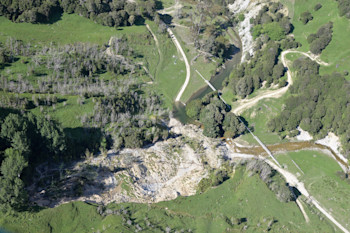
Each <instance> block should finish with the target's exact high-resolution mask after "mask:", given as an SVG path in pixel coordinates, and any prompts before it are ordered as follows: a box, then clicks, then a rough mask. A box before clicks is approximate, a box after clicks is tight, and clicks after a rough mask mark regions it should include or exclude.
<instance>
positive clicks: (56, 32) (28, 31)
mask: <svg viewBox="0 0 350 233" xmlns="http://www.w3.org/2000/svg"><path fill="white" fill-rule="evenodd" d="M0 28H1V33H0V41H2V42H4V41H6V39H7V37H9V36H10V37H14V38H16V39H17V40H23V41H25V42H31V43H34V44H36V43H43V44H50V43H51V42H54V43H57V44H71V43H76V42H83V43H94V44H100V45H103V44H108V41H109V39H110V37H111V36H115V35H122V34H128V33H144V32H145V31H146V30H147V29H146V27H145V26H132V27H120V28H118V30H116V29H115V28H112V27H107V26H102V25H100V24H97V23H94V22H93V21H92V20H90V19H87V18H84V17H82V16H79V15H76V14H63V15H62V18H61V19H60V20H58V21H57V22H55V23H53V24H30V23H13V22H11V21H10V20H8V19H6V18H5V17H3V16H1V17H0Z"/></svg>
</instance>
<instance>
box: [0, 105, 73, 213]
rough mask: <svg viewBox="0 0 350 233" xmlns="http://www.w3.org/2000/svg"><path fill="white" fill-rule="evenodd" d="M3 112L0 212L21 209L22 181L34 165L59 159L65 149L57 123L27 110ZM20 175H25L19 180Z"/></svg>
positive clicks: (0, 147)
mask: <svg viewBox="0 0 350 233" xmlns="http://www.w3.org/2000/svg"><path fill="white" fill-rule="evenodd" d="M0 110H1V112H2V113H4V112H8V111H7V110H5V109H3V108H1V109H0ZM5 115H6V114H5ZM5 115H4V114H3V115H2V116H1V118H2V119H0V142H1V146H0V164H1V175H2V176H0V210H1V211H9V210H11V209H12V208H14V209H18V208H20V207H21V205H22V204H23V203H24V201H25V198H26V195H25V190H24V189H23V188H24V182H23V181H25V182H28V181H30V179H31V176H30V174H31V171H32V170H33V169H34V168H35V165H37V164H38V163H40V162H43V161H50V160H51V161H57V160H60V159H62V156H63V155H64V152H65V150H66V149H67V147H66V138H65V134H64V132H63V129H62V127H61V126H59V125H58V124H57V123H56V122H54V121H52V120H49V119H46V118H44V117H37V116H34V115H33V114H30V113H28V114H24V115H22V114H19V113H9V114H7V115H6V116H5ZM27 166H28V167H27ZM26 167H27V168H26ZM25 168H26V169H25ZM24 169H25V170H24ZM21 174H25V176H24V177H23V178H22V179H21Z"/></svg>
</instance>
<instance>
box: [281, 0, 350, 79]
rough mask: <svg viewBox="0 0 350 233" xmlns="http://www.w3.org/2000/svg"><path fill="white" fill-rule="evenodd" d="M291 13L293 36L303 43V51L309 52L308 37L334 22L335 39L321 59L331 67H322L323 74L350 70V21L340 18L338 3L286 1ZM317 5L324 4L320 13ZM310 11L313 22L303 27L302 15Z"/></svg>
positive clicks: (326, 1) (332, 0)
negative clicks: (349, 39)
mask: <svg viewBox="0 0 350 233" xmlns="http://www.w3.org/2000/svg"><path fill="white" fill-rule="evenodd" d="M284 2H288V4H286V5H287V6H288V7H289V9H290V10H289V11H290V12H294V14H293V20H292V22H293V25H294V31H293V34H294V36H295V39H296V40H297V41H299V42H301V43H302V45H303V46H302V47H301V50H303V51H308V50H309V44H308V43H307V40H306V39H307V36H308V35H309V34H311V33H316V32H317V30H318V29H319V28H320V27H321V26H322V25H324V24H326V23H328V22H329V21H332V22H333V23H334V24H333V38H332V41H331V42H330V44H329V45H328V46H327V47H326V49H325V50H324V51H323V52H322V55H321V59H322V60H324V61H326V62H328V63H330V64H331V66H329V67H322V68H321V73H322V72H323V73H326V72H327V73H328V72H333V71H337V72H343V71H344V70H348V71H349V70H350V64H349V62H348V60H349V59H350V49H349V43H348V38H349V37H350V21H349V19H347V18H346V17H340V16H339V12H338V5H337V2H336V1H334V0H324V1H319V0H309V1H303V0H285V1H284ZM317 3H321V4H322V8H321V9H319V10H318V11H315V10H314V6H315V5H316V4H317ZM305 11H309V12H310V13H311V14H312V16H313V20H311V21H310V22H308V23H307V24H306V25H303V24H302V22H301V21H300V20H299V17H300V14H301V13H303V12H305Z"/></svg>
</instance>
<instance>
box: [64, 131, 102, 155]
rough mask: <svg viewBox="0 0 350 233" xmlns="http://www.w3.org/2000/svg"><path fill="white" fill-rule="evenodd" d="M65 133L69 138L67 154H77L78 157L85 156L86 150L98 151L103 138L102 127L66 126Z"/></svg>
mask: <svg viewBox="0 0 350 233" xmlns="http://www.w3.org/2000/svg"><path fill="white" fill-rule="evenodd" d="M64 133H65V134H66V138H67V154H70V155H71V156H72V155H76V156H75V157H76V158H82V157H84V153H85V151H86V150H89V151H90V152H93V153H94V152H97V151H98V150H99V147H100V144H101V141H102V138H103V133H102V131H101V129H100V128H85V127H77V128H65V129H64Z"/></svg>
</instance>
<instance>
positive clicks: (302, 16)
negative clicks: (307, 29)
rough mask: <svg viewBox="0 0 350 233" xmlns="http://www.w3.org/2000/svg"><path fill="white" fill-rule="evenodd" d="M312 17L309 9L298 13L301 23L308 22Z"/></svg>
mask: <svg viewBox="0 0 350 233" xmlns="http://www.w3.org/2000/svg"><path fill="white" fill-rule="evenodd" d="M313 18H314V17H313V16H312V14H311V13H310V11H305V12H303V13H301V14H300V18H299V20H300V21H301V22H302V23H303V24H307V23H308V22H310V21H311V20H312V19H313Z"/></svg>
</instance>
